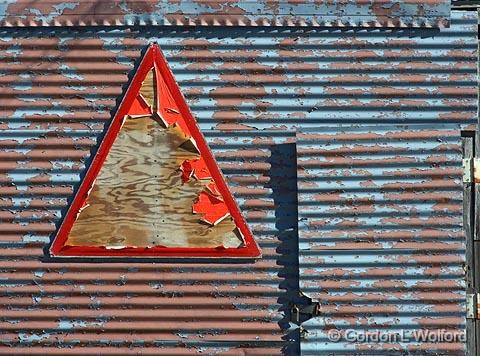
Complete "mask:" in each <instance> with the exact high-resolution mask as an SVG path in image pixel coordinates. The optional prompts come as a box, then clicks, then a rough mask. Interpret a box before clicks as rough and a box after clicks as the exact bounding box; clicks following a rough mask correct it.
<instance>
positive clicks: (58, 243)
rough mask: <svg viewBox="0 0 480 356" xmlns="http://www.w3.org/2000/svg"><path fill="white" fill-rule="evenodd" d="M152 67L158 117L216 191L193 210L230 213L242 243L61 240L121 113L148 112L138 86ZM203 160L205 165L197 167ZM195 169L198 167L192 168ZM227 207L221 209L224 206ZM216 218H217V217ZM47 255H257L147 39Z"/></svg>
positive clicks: (210, 216)
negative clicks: (173, 128)
mask: <svg viewBox="0 0 480 356" xmlns="http://www.w3.org/2000/svg"><path fill="white" fill-rule="evenodd" d="M152 69H154V70H155V78H156V82H157V91H158V93H157V107H156V109H157V110H156V112H155V113H154V114H156V116H158V117H160V118H161V119H162V120H163V121H164V122H165V123H166V126H170V125H175V124H178V126H179V127H180V128H181V129H182V131H183V132H184V133H185V134H186V136H187V137H191V139H192V142H193V143H194V145H195V147H196V148H197V150H198V152H199V153H200V156H201V160H199V161H200V163H196V164H197V165H198V164H200V166H198V167H197V166H196V165H194V166H193V171H194V172H193V174H197V173H198V174H199V175H200V172H203V171H204V170H205V169H206V171H208V173H209V174H208V175H209V176H211V178H212V179H213V182H214V183H215V188H214V189H213V191H218V192H219V193H220V194H221V196H222V199H218V198H217V197H215V196H213V195H210V194H208V193H207V192H208V190H207V191H205V192H202V193H201V194H200V197H199V200H198V201H197V202H196V203H195V204H194V212H196V211H199V212H201V213H202V214H203V215H204V219H205V220H206V221H208V222H211V223H212V224H214V223H216V222H218V221H220V220H221V218H222V216H223V217H225V216H226V215H231V216H232V218H233V220H234V222H235V224H236V226H237V228H238V230H239V232H240V234H241V235H242V237H243V239H244V246H242V247H239V248H225V247H224V246H218V247H216V248H190V247H178V248H167V247H162V246H153V247H128V246H126V247H124V248H120V249H107V248H105V247H97V246H65V243H66V241H67V239H68V234H69V232H70V231H71V229H72V227H73V224H74V223H75V220H76V218H77V216H78V213H79V211H80V210H81V208H82V207H84V204H85V201H86V199H87V198H88V195H89V192H90V190H91V189H92V187H93V185H94V183H95V178H96V177H97V175H98V173H99V172H100V169H101V167H102V165H103V163H104V162H105V159H106V158H107V155H108V153H109V151H110V148H111V147H112V145H113V143H114V141H115V139H116V137H117V135H118V133H119V131H120V129H121V126H122V124H123V121H124V118H125V116H126V115H130V114H132V115H138V114H140V115H141V114H142V113H149V112H151V108H150V107H145V104H146V101H145V100H144V99H143V98H142V97H141V95H140V94H139V91H140V88H141V86H142V83H143V81H144V80H145V78H146V76H147V74H148V72H149V71H151V70H152ZM203 166H205V169H203V168H202V167H203ZM197 171H198V172H197ZM226 210H227V211H226ZM219 219H220V220H219ZM50 254H51V255H52V256H83V257H101V256H109V257H124V256H141V257H156V256H169V257H172V256H174V257H175V256H178V257H243V258H252V257H259V255H260V250H259V247H258V245H257V244H256V242H255V240H254V239H253V236H252V234H251V232H250V230H249V228H248V226H247V224H246V222H245V220H244V219H243V217H242V215H241V213H240V210H239V209H238V206H237V204H236V203H235V201H234V199H233V197H232V195H231V193H230V191H229V189H228V186H227V185H226V183H225V180H224V178H223V176H222V173H221V172H220V170H219V168H218V166H217V163H216V162H215V159H214V158H213V155H212V153H211V152H210V149H209V147H208V145H207V143H206V142H205V139H204V138H203V135H202V133H201V132H200V130H199V128H198V126H197V124H196V121H195V119H194V118H193V116H192V114H191V113H190V110H189V108H188V106H187V104H186V103H185V100H184V99H183V96H182V94H181V92H180V90H179V88H178V86H177V83H176V81H175V79H174V77H173V75H172V73H171V71H170V69H169V67H168V65H167V63H166V61H165V58H164V57H163V55H162V53H161V51H160V48H159V46H158V45H156V44H153V45H151V46H150V47H149V48H148V50H147V52H146V53H145V55H144V57H143V59H142V61H141V63H140V66H139V68H138V69H137V72H136V74H135V76H134V78H133V80H132V82H131V83H130V85H129V87H128V89H127V92H126V94H125V96H124V98H123V100H122V102H121V104H120V106H119V108H118V110H117V112H116V114H115V116H114V118H113V121H112V123H111V124H110V127H109V128H108V130H107V133H106V135H105V138H104V139H103V141H102V143H101V144H100V147H99V149H98V151H97V153H96V155H95V157H94V159H93V161H92V164H91V166H90V168H89V169H88V171H87V173H86V176H85V179H84V180H83V182H82V183H81V185H80V187H79V189H78V192H77V194H76V195H75V198H74V200H73V202H72V204H71V205H70V208H69V209H68V212H67V214H66V216H65V219H64V221H63V223H62V225H61V226H60V229H59V230H58V233H57V235H56V237H55V239H54V241H53V243H52V245H51V247H50Z"/></svg>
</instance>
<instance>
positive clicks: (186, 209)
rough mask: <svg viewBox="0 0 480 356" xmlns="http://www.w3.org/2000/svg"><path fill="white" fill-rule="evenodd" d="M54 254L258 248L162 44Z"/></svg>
mask: <svg viewBox="0 0 480 356" xmlns="http://www.w3.org/2000/svg"><path fill="white" fill-rule="evenodd" d="M50 254H51V255H52V256H62V257H183V258H189V257H191V258H195V257H206V258H211V257H222V258H230V257H232V258H235V257H236V258H255V257H259V256H260V250H259V248H258V245H257V244H256V242H255V240H254V239H253V236H252V234H251V232H250V230H249V228H248V226H247V224H246V222H245V220H244V218H243V217H242V215H241V213H240V210H239V208H238V206H237V204H236V203H235V200H234V199H233V197H232V195H231V193H230V191H229V189H228V186H227V184H226V183H225V180H224V178H223V176H222V173H221V171H220V169H219V168H218V166H217V163H216V161H215V159H214V157H213V155H212V153H211V152H210V149H209V147H208V145H207V143H206V141H205V139H204V137H203V135H202V133H201V132H200V130H199V128H198V126H197V123H196V121H195V119H194V118H193V116H192V114H191V113H190V110H189V108H188V106H187V104H186V102H185V100H184V98H183V96H182V94H181V92H180V90H179V88H178V85H177V83H176V81H175V79H174V77H173V75H172V72H171V71H170V69H169V68H168V65H167V63H166V61H165V58H164V57H163V55H162V53H161V51H160V48H159V47H158V45H156V44H153V45H151V46H150V47H149V48H148V50H147V51H146V53H145V55H144V57H143V59H142V61H141V63H140V66H139V67H138V69H137V71H136V73H135V75H134V77H133V79H132V81H131V83H130V85H129V87H128V89H127V92H126V93H125V96H124V98H123V100H122V102H121V104H120V106H119V108H118V110H117V112H116V114H115V116H114V118H113V121H112V123H111V124H110V126H109V128H108V130H107V132H106V134H105V136H104V138H103V140H102V142H101V143H100V146H99V148H98V150H97V152H96V154H95V156H94V157H93V160H92V163H91V165H90V167H89V168H88V170H87V173H86V175H85V178H84V179H83V181H82V182H81V184H80V187H79V188H78V191H77V193H76V194H75V197H74V200H73V202H72V203H71V205H70V207H69V209H68V211H67V214H66V216H65V218H64V220H63V222H62V224H61V225H60V228H59V230H58V231H57V234H56V236H55V238H54V240H53V243H52V245H51V247H50Z"/></svg>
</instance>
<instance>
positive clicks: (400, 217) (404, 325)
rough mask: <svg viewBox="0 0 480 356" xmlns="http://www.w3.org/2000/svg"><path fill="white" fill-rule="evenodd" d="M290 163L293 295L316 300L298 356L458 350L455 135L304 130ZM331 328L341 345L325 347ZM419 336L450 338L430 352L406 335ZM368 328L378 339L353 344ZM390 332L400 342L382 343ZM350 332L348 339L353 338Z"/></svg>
mask: <svg viewBox="0 0 480 356" xmlns="http://www.w3.org/2000/svg"><path fill="white" fill-rule="evenodd" d="M297 159H298V200H299V264H300V290H301V291H302V292H303V293H304V294H305V295H307V296H309V297H311V298H312V299H314V300H316V301H319V303H320V308H319V313H320V315H321V317H316V318H313V319H311V320H309V321H308V322H306V323H305V324H304V325H303V326H304V328H305V329H306V333H305V340H306V341H305V342H302V353H303V354H318V353H317V352H320V351H321V352H326V353H332V352H334V353H335V354H342V355H344V354H362V353H365V354H369V355H370V354H371V352H376V353H379V352H386V349H391V348H392V347H394V348H395V349H396V350H398V351H399V352H412V353H420V354H427V353H432V354H444V353H445V352H452V353H453V354H459V355H461V354H463V353H464V352H465V350H464V348H465V340H464V339H463V338H462V337H463V335H461V334H460V333H461V332H462V331H463V332H465V322H466V320H465V317H466V306H465V299H466V294H465V288H466V286H465V271H464V264H465V234H464V230H463V224H462V221H463V180H462V178H463V167H462V144H461V135H460V132H459V130H458V129H455V128H452V127H450V128H448V127H442V126H441V125H431V126H423V125H416V126H410V127H408V126H407V127H402V126H400V127H398V126H388V127H382V126H374V127H365V126H362V127H354V128H345V129H342V128H333V129H332V128H321V129H316V130H309V131H308V132H302V133H298V135H297ZM332 329H337V330H339V332H340V333H341V335H342V337H341V338H340V340H336V341H334V340H329V338H328V336H329V332H330V333H332V331H331V330H332ZM423 329H425V330H429V332H431V334H432V335H436V334H438V335H440V333H441V332H442V330H447V331H451V332H454V333H458V336H459V338H458V340H456V341H454V342H447V341H444V342H441V340H438V342H435V345H432V344H430V343H428V342H422V341H421V340H420V339H419V340H416V339H415V335H421V332H423V331H421V330H423ZM350 330H354V331H353V332H352V331H350ZM376 330H380V332H381V333H382V334H383V335H384V336H383V337H384V338H383V340H381V341H379V342H369V341H368V340H362V337H364V336H365V335H367V333H368V332H370V333H372V334H373V333H374V332H375V331H376ZM394 333H398V334H399V335H400V336H399V337H398V338H397V339H393V337H392V338H390V339H388V338H386V337H387V336H389V335H393V334H394ZM355 334H358V335H359V337H358V341H356V342H352V340H351V338H352V337H354V336H355ZM331 335H332V334H330V336H331ZM432 337H433V336H432ZM389 340H390V341H389Z"/></svg>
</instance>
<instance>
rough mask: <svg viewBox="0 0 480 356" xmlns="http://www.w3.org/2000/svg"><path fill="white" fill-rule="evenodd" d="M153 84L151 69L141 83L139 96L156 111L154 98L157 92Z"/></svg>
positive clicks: (153, 78)
mask: <svg viewBox="0 0 480 356" xmlns="http://www.w3.org/2000/svg"><path fill="white" fill-rule="evenodd" d="M154 82H155V72H154V70H153V69H152V70H151V71H150V72H148V74H147V76H146V78H145V80H144V81H143V85H142V88H141V89H140V94H142V96H143V97H144V98H145V100H146V101H147V103H148V104H150V106H151V107H152V108H153V110H154V111H156V109H157V108H156V101H155V97H156V95H157V90H156V88H155V85H154Z"/></svg>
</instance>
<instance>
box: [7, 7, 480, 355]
mask: <svg viewBox="0 0 480 356" xmlns="http://www.w3.org/2000/svg"><path fill="white" fill-rule="evenodd" d="M476 31H477V26H476V17H475V16H474V15H462V14H459V13H454V17H453V19H452V26H451V27H450V28H449V29H441V30H438V29H419V30H408V29H402V30H400V29H384V30H382V29H375V30H367V29H357V30H355V29H344V30H339V29H327V28H286V29H282V30H281V31H279V30H278V29H275V28H267V27H258V28H252V27H250V28H238V27H235V28H230V29H226V28H212V27H210V28H206V27H202V28H182V27H156V28H125V27H119V28H114V27H110V28H107V27H84V28H57V29H55V28H37V29H32V28H25V29H22V28H11V29H5V28H4V29H1V30H0V55H1V61H0V73H1V74H2V75H0V95H1V97H2V107H1V109H0V112H1V115H0V117H1V119H0V135H1V137H0V154H1V158H2V160H1V161H2V163H1V164H2V169H1V172H0V177H1V181H2V187H1V189H0V197H1V200H0V202H1V204H2V210H1V212H0V213H1V214H2V223H1V224H0V236H1V237H0V239H1V246H2V249H1V250H0V251H1V252H0V253H1V257H0V258H1V260H2V262H1V267H0V269H1V271H0V272H1V273H0V278H1V286H0V300H1V308H2V311H1V312H0V317H1V324H0V330H1V331H0V333H1V334H0V340H1V345H2V346H1V351H2V352H3V353H7V352H8V353H17V354H21V355H27V354H29V353H30V354H35V353H36V354H38V353H49V354H55V353H57V354H68V353H72V354H79V353H82V354H95V353H110V354H115V353H117V354H122V355H123V354H127V353H143V354H158V353H161V352H163V353H168V354H173V353H186V352H192V353H193V352H200V351H203V352H205V353H214V352H217V353H220V352H237V353H239V352H241V351H245V350H246V349H248V350H247V351H248V352H251V353H257V354H278V353H280V352H281V351H282V350H285V349H288V350H293V351H291V352H293V353H295V352H296V351H295V350H297V349H295V347H296V346H295V344H294V343H293V346H290V342H289V341H288V340H289V339H290V338H293V339H295V335H296V334H295V332H294V331H292V332H290V331H288V330H285V329H286V328H287V327H288V323H287V318H286V317H285V316H284V312H285V311H286V309H287V308H288V303H289V301H291V300H292V299H293V298H294V295H295V293H296V292H295V290H296V289H297V288H298V265H297V261H296V258H297V249H298V247H297V233H296V228H297V216H296V214H297V210H296V209H297V208H296V207H297V194H296V184H297V179H296V158H295V156H296V153H295V144H294V142H295V134H294V132H293V131H294V130H295V129H296V128H301V129H302V130H306V129H308V128H311V127H316V126H318V125H319V124H323V123H324V124H327V125H330V126H332V125H338V124H352V123H356V124H378V123H383V124H394V123H396V124H398V123H405V122H408V123H411V124H415V123H431V124H435V125H437V124H438V125H440V124H446V123H450V124H455V125H457V126H462V127H466V126H468V125H472V124H474V123H476V108H477V106H476V105H477V104H476V84H477V83H476V73H477V69H476V68H477V67H476V57H477V51H476ZM150 41H157V42H158V43H159V44H160V46H161V48H162V50H163V52H164V54H165V55H166V58H167V60H168V62H169V65H170V67H171V68H172V70H173V73H174V75H175V77H176V78H177V80H178V83H179V85H180V87H181V89H182V90H183V92H184V93H185V96H186V99H187V103H188V104H189V105H190V108H191V109H192V111H193V113H194V115H195V116H196V117H197V118H198V121H199V124H200V126H201V128H202V129H203V132H204V134H205V136H206V138H207V140H208V142H209V143H210V145H211V147H212V149H213V151H214V154H215V156H216V158H217V160H218V161H219V163H220V166H221V168H222V169H223V171H224V173H225V175H226V178H227V181H228V183H229V184H230V185H231V187H232V191H233V192H234V195H235V197H236V199H237V202H238V203H239V206H240V209H241V210H242V212H243V213H244V214H245V216H246V219H247V222H248V223H249V225H250V227H251V228H252V232H253V234H254V236H255V238H256V239H257V241H258V242H259V244H260V245H261V248H262V252H263V258H262V259H261V260H259V261H258V262H256V263H248V264H243V265H242V264H240V265H239V264H202V265H198V264H174V263H168V264H150V263H138V262H136V263H124V264H115V263H101V264H95V263H77V262H69V263H59V262H53V261H49V260H46V259H45V258H44V256H45V255H44V248H45V245H46V244H47V243H48V242H49V238H50V236H51V234H52V233H53V231H54V230H55V224H56V223H58V222H59V219H60V218H61V216H62V213H64V212H65V207H66V206H67V204H68V199H71V197H72V192H73V189H74V186H75V185H76V184H78V182H79V180H80V178H81V174H82V172H84V167H85V164H86V163H88V158H89V155H90V150H92V149H94V147H95V144H96V142H97V140H98V138H99V137H100V136H101V133H102V130H103V128H104V125H105V123H106V122H108V120H109V119H110V118H111V110H112V109H113V108H114V106H115V100H116V99H118V98H119V96H120V95H121V93H122V85H124V84H125V83H126V82H127V74H128V73H129V72H130V71H131V70H132V68H133V62H134V61H135V60H137V59H138V58H139V56H140V51H141V50H142V49H143V48H144V47H145V46H146V45H147V43H149V42H150ZM415 312H416V311H415V309H412V313H415ZM107 348H108V349H107ZM245 352H246V351H245Z"/></svg>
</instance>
